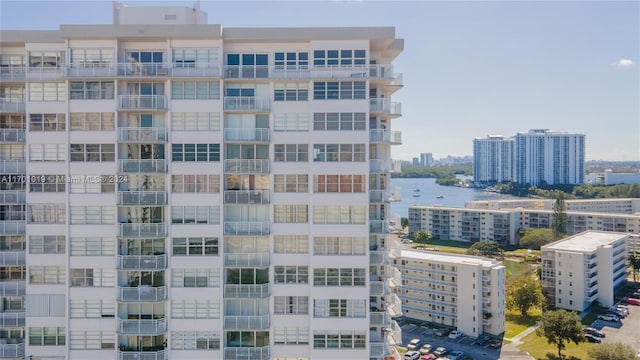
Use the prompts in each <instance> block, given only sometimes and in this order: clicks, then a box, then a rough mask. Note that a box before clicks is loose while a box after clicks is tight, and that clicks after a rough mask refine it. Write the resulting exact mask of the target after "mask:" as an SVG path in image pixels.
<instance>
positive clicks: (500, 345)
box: [489, 340, 502, 349]
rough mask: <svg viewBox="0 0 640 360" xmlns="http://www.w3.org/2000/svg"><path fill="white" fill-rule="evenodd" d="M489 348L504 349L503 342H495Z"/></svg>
mask: <svg viewBox="0 0 640 360" xmlns="http://www.w3.org/2000/svg"><path fill="white" fill-rule="evenodd" d="M489 347H490V348H492V349H499V348H501V347H502V340H494V341H492V342H491V343H489Z"/></svg>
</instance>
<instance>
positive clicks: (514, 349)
mask: <svg viewBox="0 0 640 360" xmlns="http://www.w3.org/2000/svg"><path fill="white" fill-rule="evenodd" d="M538 326H540V322H537V323H536V324H535V325H533V326H531V327H529V328H527V329H526V330H525V331H523V332H521V333H520V334H518V335H516V336H514V337H512V338H504V339H503V340H508V341H511V343H510V344H507V345H503V346H502V350H501V351H500V359H504V360H507V359H513V360H516V359H517V360H527V359H529V360H535V359H534V358H533V356H531V355H529V353H527V352H524V351H520V349H518V345H520V344H522V341H520V340H522V338H524V337H525V336H527V335H529V334H531V333H532V332H534V331H536V329H537V328H538Z"/></svg>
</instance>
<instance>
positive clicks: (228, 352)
mask: <svg viewBox="0 0 640 360" xmlns="http://www.w3.org/2000/svg"><path fill="white" fill-rule="evenodd" d="M269 356H270V355H269V347H268V346H263V347H225V348H224V359H225V360H269V358H270V357H269Z"/></svg>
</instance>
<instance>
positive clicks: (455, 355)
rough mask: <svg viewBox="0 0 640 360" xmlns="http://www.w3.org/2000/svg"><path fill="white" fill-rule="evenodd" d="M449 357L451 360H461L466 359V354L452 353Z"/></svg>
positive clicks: (460, 352)
mask: <svg viewBox="0 0 640 360" xmlns="http://www.w3.org/2000/svg"><path fill="white" fill-rule="evenodd" d="M447 357H448V358H449V359H450V360H460V359H462V358H463V357H464V353H463V352H462V351H452V352H450V353H449V354H448V355H447Z"/></svg>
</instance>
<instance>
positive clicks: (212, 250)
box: [173, 237, 219, 256]
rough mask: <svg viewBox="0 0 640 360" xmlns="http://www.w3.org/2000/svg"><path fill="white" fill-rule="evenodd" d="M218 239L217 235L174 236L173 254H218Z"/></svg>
mask: <svg viewBox="0 0 640 360" xmlns="http://www.w3.org/2000/svg"><path fill="white" fill-rule="evenodd" d="M218 252H219V239H218V238H217V237H204V238H202V237H189V238H186V237H174V238H173V255H174V256H218Z"/></svg>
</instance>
